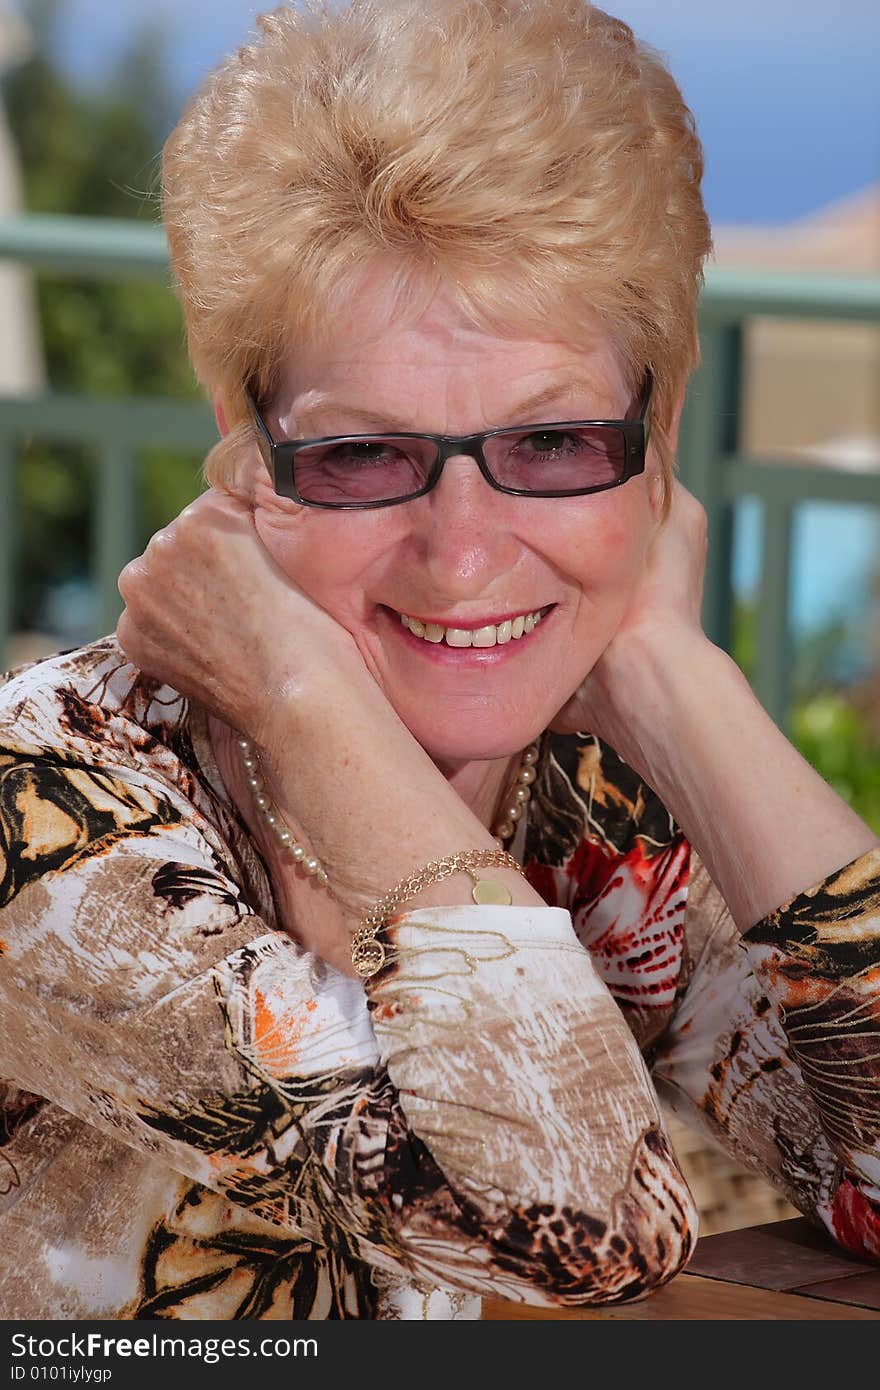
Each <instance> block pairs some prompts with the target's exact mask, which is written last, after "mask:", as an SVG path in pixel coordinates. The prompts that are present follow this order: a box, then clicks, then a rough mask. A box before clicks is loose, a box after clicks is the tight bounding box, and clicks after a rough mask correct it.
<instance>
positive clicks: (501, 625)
mask: <svg viewBox="0 0 880 1390" xmlns="http://www.w3.org/2000/svg"><path fill="white" fill-rule="evenodd" d="M552 607H554V605H553V604H548V605H547V606H546V607H544V608H535V609H531V610H528V611H522V612H519V613H512V614H510V615H509V616H505V617H503V618H499V619H498V620H497V621H496V622H480V623H474V622H471V623H467V624H465V623H464V621H463V620H462V621H461V622H459V623H454V622H453V623H442V622H436V621H433V620H431V619H426V618H418V617H415V616H413V615H412V614H409V613H401V612H399V611H398V610H397V609H392V610H390V611H391V612H393V613H395V614H396V616H397V618H398V619H399V621H400V623H401V626H402V627H404V628H405V629H406V631H407V632H408V633H410V634H411V635H412V636H413V637H415V638H418V639H419V641H421V642H425V643H428V644H430V645H431V646H434V647H455V648H458V649H461V648H465V647H478V648H483V649H485V648H487V647H496V646H497V647H503V646H506V645H507V644H508V643H512V644H516V643H518V642H520V641H521V640H522V639H523V638H524V637H527V636H528V635H529V634H530V633H531V632H534V630H535V628H536V627H537V626H538V624H539V623H540V622H541V620H542V619H543V618H544V617H545V616H546V614H547V613H549V611H550V609H551V608H552Z"/></svg>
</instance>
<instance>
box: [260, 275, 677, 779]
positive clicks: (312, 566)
mask: <svg viewBox="0 0 880 1390" xmlns="http://www.w3.org/2000/svg"><path fill="white" fill-rule="evenodd" d="M390 304H391V301H390V297H389V296H388V294H387V293H386V292H385V290H384V288H383V285H382V283H381V282H378V283H377V282H372V283H367V284H365V285H364V287H363V289H362V291H361V292H360V293H359V294H357V295H355V296H353V297H352V299H351V300H350V301H349V304H348V307H347V312H345V313H344V314H342V315H340V316H339V317H338V318H336V319H335V320H334V321H333V322H332V323H330V324H328V326H327V328H326V330H325V331H324V333H323V335H322V337H321V340H320V342H319V343H317V344H308V345H307V344H302V345H300V346H299V348H298V349H297V351H296V352H295V353H293V354H291V357H290V359H289V363H288V367H287V371H286V378H285V384H284V387H283V389H282V391H281V394H280V396H279V398H278V400H277V401H276V402H275V404H274V406H273V408H271V409H270V410H268V411H267V412H266V419H267V423H268V424H269V428H270V430H271V431H272V434H273V436H274V437H275V438H276V439H282V438H285V437H287V438H291V437H296V436H322V435H331V434H346V433H349V434H353V433H359V432H373V433H375V432H378V431H381V430H383V429H385V430H390V431H394V430H400V429H402V428H403V429H409V430H413V431H426V432H430V433H436V434H454V435H467V434H473V433H476V432H478V431H481V430H487V429H492V428H496V427H499V426H506V425H519V424H532V423H545V422H550V421H554V420H577V419H603V418H605V419H608V418H621V417H623V416H624V415H625V414H626V411H627V408H628V407H629V405H630V400H629V398H628V397H629V392H628V391H627V388H626V385H625V382H624V377H623V374H622V371H621V369H620V366H619V364H618V362H617V360H616V357H615V355H614V354H613V352H612V351H611V349H610V347H609V345H608V344H607V342H606V341H603V340H602V338H601V336H599V334H598V332H597V334H596V336H595V339H594V341H593V343H592V346H589V347H588V348H587V349H586V350H585V349H584V348H583V347H579V348H574V347H572V346H570V345H567V344H566V343H565V342H562V341H559V340H557V339H554V338H553V337H552V336H551V335H549V334H548V336H546V337H542V338H510V337H495V336H493V335H492V334H491V333H487V332H483V331H481V330H479V329H477V328H475V327H473V326H471V325H469V324H468V323H467V321H466V320H465V319H464V318H463V316H462V315H461V313H460V312H459V311H458V310H457V308H456V307H455V305H454V304H453V303H452V302H451V300H449V299H448V298H446V297H445V296H444V295H442V294H441V295H438V296H436V297H435V298H434V300H433V301H432V303H431V304H430V306H429V307H428V309H427V310H426V311H425V312H424V313H423V314H422V315H421V317H419V318H418V320H416V321H412V320H411V319H410V320H408V321H406V322H401V321H395V319H394V316H393V314H392V312H391V308H390ZM536 398H540V403H536ZM658 481H659V479H658V476H657V465H656V462H655V460H654V459H653V457H652V454H651V451H650V450H649V457H648V465H647V469H646V472H645V474H643V475H640V476H637V477H635V478H631V479H630V480H629V481H628V482H627V483H625V484H624V485H623V486H622V487H618V488H614V489H610V490H609V491H607V492H602V493H596V494H593V495H592V496H587V497H574V498H528V497H513V496H508V495H505V494H504V493H501V492H497V491H495V490H494V489H493V488H491V487H490V486H489V484H488V483H487V482H486V481H485V479H484V478H483V477H482V475H481V474H480V472H479V470H478V467H477V464H476V463H475V461H474V460H473V459H471V458H467V457H463V456H462V457H455V458H452V459H450V460H448V462H447V463H446V465H445V468H444V470H443V473H442V476H441V478H440V481H439V483H438V484H437V486H436V487H435V488H434V489H433V491H431V492H429V493H428V494H427V495H425V496H424V497H420V498H417V499H416V500H414V501H411V502H405V503H402V504H400V505H398V506H394V507H387V508H378V509H376V510H367V511H341V512H332V511H320V510H318V509H316V508H309V507H300V506H298V505H297V504H296V503H294V502H292V501H290V500H289V499H286V498H281V497H278V496H277V495H276V493H275V492H274V490H273V487H272V484H271V482H270V481H269V479H268V475H267V474H266V473H265V471H264V470H263V471H261V474H260V476H259V478H258V480H257V483H256V486H255V491H254V505H255V522H256V527H257V530H258V533H259V535H260V537H261V539H262V541H263V543H264V544H265V545H266V547H267V549H268V550H269V551H270V552H271V554H272V556H273V558H274V559H275V561H276V562H277V563H278V564H279V565H280V566H281V568H282V569H283V570H284V571H285V572H286V573H287V574H288V575H289V576H290V578H291V579H292V580H293V582H294V583H295V584H296V585H297V586H298V587H299V588H301V589H302V590H303V591H304V592H306V593H307V594H308V595H309V596H310V597H311V598H312V599H313V600H314V601H315V602H316V603H318V604H319V605H320V606H321V607H322V608H324V609H325V610H326V611H327V612H328V613H329V614H331V616H332V617H333V618H335V619H336V620H337V621H338V622H339V623H341V624H342V626H343V627H345V628H346V629H347V630H348V631H349V632H350V633H351V635H352V637H353V638H354V640H355V642H356V643H357V646H358V648H359V650H360V652H361V655H362V656H363V659H364V661H365V663H366V665H367V667H368V669H369V670H370V672H371V673H372V675H373V677H374V678H375V680H376V681H377V682H378V683H379V685H380V687H381V688H382V690H383V691H384V693H385V695H386V697H387V698H388V700H389V701H390V703H391V704H392V706H393V707H394V709H395V710H396V711H397V713H398V715H399V716H400V718H401V719H402V720H403V721H404V723H405V724H406V725H407V726H408V728H409V729H410V731H411V732H412V733H413V735H414V736H415V738H416V739H417V740H418V741H419V743H421V744H422V746H423V747H424V748H425V749H426V750H427V752H428V753H429V754H430V755H431V756H432V757H433V758H434V759H435V760H436V761H437V762H439V763H453V762H457V761H459V760H471V759H490V758H498V757H502V756H506V755H509V754H512V753H515V752H517V751H518V750H519V749H521V748H522V747H523V746H524V745H526V744H527V743H529V742H530V741H531V740H532V739H533V738H535V737H536V736H537V734H538V733H539V732H540V731H541V730H542V729H544V728H546V726H547V725H548V724H549V723H550V721H551V720H552V719H553V717H554V715H555V714H556V713H557V711H558V710H559V709H560V708H561V706H562V705H563V704H564V703H565V702H566V700H567V699H568V698H569V697H570V696H571V694H572V693H573V692H574V691H575V690H576V688H577V686H578V685H579V684H580V682H581V680H582V679H583V678H584V676H585V675H586V674H587V673H588V672H589V671H590V670H591V668H592V667H593V665H594V664H595V662H596V661H597V659H598V658H599V656H600V655H601V654H602V652H603V651H604V649H605V647H606V646H607V645H608V643H609V641H610V640H611V638H612V636H613V635H614V633H615V632H616V630H617V628H618V626H619V625H620V623H621V620H622V618H623V617H624V615H625V613H626V611H627V608H628V606H629V604H630V601H631V598H632V595H633V591H634V589H635V587H636V585H637V584H638V581H639V578H640V576H641V573H642V570H643V567H644V563H645V555H646V549H647V546H648V543H649V540H650V538H651V535H652V533H653V529H654V526H655V515H656V510H657V506H658V504H659V488H658V486H657V484H658ZM537 613H541V614H542V615H543V616H542V618H541V621H540V622H539V623H538V625H537V626H536V627H535V628H534V630H533V631H531V632H526V631H524V632H523V634H522V636H520V637H515V636H513V635H511V636H510V639H509V640H507V641H502V642H501V643H498V642H497V641H496V643H495V645H494V646H483V645H480V646H474V645H471V646H464V647H463V646H457V645H449V643H448V641H447V636H448V635H449V634H448V631H447V630H448V629H450V628H451V629H458V630H459V631H460V632H461V631H465V632H473V631H474V630H476V629H489V631H488V632H483V633H481V634H478V638H479V640H480V641H481V642H483V641H487V640H490V639H491V637H492V635H493V631H492V630H493V629H494V635H496V636H498V635H500V636H501V637H502V638H504V637H505V636H506V635H507V631H508V630H510V631H511V634H512V633H514V632H516V631H518V630H519V627H520V625H519V624H516V623H515V622H514V620H515V619H516V618H518V617H519V618H523V617H524V616H525V615H528V614H537ZM401 615H405V616H406V617H407V618H412V619H417V620H418V621H419V622H421V623H422V624H425V625H427V624H433V625H435V626H434V627H432V628H428V629H427V631H428V633H429V634H430V635H432V636H434V637H436V636H437V628H443V629H444V636H443V639H442V640H441V641H439V642H437V641H428V640H426V639H425V637H424V636H419V635H416V634H414V633H413V632H412V631H411V630H409V628H408V627H407V626H405V625H404V624H403V623H402V621H401ZM507 622H510V623H511V629H506V628H505V627H503V626H501V625H502V624H504V623H507ZM499 627H500V633H499V632H498V628H499ZM460 640H462V639H461V638H460V637H456V634H455V633H453V634H452V641H453V643H454V642H456V641H460ZM315 659H316V660H318V661H320V653H319V652H318V653H316V654H315Z"/></svg>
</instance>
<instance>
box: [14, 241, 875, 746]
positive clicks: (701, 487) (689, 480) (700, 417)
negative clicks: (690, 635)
mask: <svg viewBox="0 0 880 1390" xmlns="http://www.w3.org/2000/svg"><path fill="white" fill-rule="evenodd" d="M2 259H10V260H14V261H18V262H21V263H23V264H25V265H27V266H29V267H31V268H32V269H33V270H36V271H51V272H54V273H65V274H71V275H77V276H79V277H88V278H96V279H120V278H128V279H138V278H145V277H149V278H161V279H165V278H167V276H168V260H167V250H166V245H165V237H164V233H163V231H162V229H161V227H158V226H155V225H146V226H145V225H142V224H140V223H131V222H121V221H116V220H113V219H104V218H101V219H97V218H78V217H57V216H53V217H50V216H33V215H32V216H22V217H18V218H15V219H11V220H5V221H4V220H0V260H2ZM759 316H760V317H762V318H788V319H792V318H794V319H810V320H817V319H819V320H828V321H860V322H866V323H875V324H878V325H880V278H868V277H856V276H842V275H834V276H830V275H812V274H811V275H804V274H797V275H779V274H761V273H756V272H743V271H732V270H719V269H712V270H710V271H709V273H708V275H707V283H706V287H705V289H704V291H703V294H702V297H701V300H700V337H701V343H702V351H703V361H702V365H701V367H700V369H699V371H698V372H697V373H696V375H695V376H694V379H693V381H692V383H691V386H690V389H689V391H688V400H687V405H686V408H685V413H684V417H683V420H682V429H681V440H680V451H679V460H680V469H681V477H682V481H683V482H684V483H685V485H686V486H687V487H689V488H690V489H691V490H692V491H693V492H694V493H695V494H696V495H697V496H698V497H699V498H700V500H701V502H702V503H703V505H704V507H705V508H706V511H707V514H708V518H709V558H708V565H707V574H706V585H705V600H704V623H705V626H706V630H707V632H708V633H709V635H710V636H711V637H712V639H713V641H715V642H718V643H719V644H720V645H722V646H724V647H726V648H728V649H729V648H730V644H731V637H732V631H731V625H732V616H733V587H732V548H733V515H734V506H735V503H736V502H737V500H738V499H740V498H742V497H745V496H754V497H756V498H757V499H758V500H759V502H760V504H761V507H762V512H763V541H762V565H761V602H760V606H759V613H758V643H757V665H756V671H755V674H754V678H753V683H754V686H755V690H756V692H757V694H758V696H759V698H760V699H761V700H762V702H763V704H764V706H765V708H766V709H767V710H768V711H769V712H770V714H771V715H772V716H773V718H774V719H775V720H776V721H777V723H778V724H780V726H782V727H785V724H786V720H787V713H788V703H789V689H788V684H789V673H790V666H791V662H790V645H791V641H790V631H789V608H790V603H789V598H790V569H791V538H792V527H793V518H794V513H795V509H796V508H797V507H798V506H801V505H803V504H804V503H805V502H812V501H833V502H849V503H853V502H856V503H862V504H870V505H872V506H880V473H874V474H864V473H854V472H847V471H844V470H841V469H839V468H833V469H832V468H823V467H815V466H807V465H802V464H797V463H793V462H791V461H789V460H781V459H772V458H760V459H758V458H751V457H748V456H747V455H745V454H744V453H743V452H742V451H741V447H740V421H741V418H742V410H741V389H742V385H741V384H742V371H743V340H744V329H745V326H746V324H747V323H748V321H749V320H750V319H753V318H756V317H759ZM26 438H35V439H40V440H45V441H48V442H59V443H60V442H64V443H67V444H69V443H73V442H76V443H85V444H88V445H89V446H90V447H91V448H92V449H93V450H94V452H95V454H96V456H97V459H98V465H99V466H98V475H97V476H98V485H97V487H96V489H95V493H94V496H93V498H92V506H93V509H94V511H93V518H94V527H93V535H94V543H93V555H92V573H93V575H94V578H95V581H96V583H97V585H98V587H99V591H100V594H101V605H102V611H101V618H102V623H101V630H102V631H109V630H111V629H112V628H113V627H114V626H115V623H116V618H117V616H118V613H119V610H120V599H119V595H118V592H117V589H116V579H117V576H118V574H119V571H120V570H121V569H122V567H123V566H124V565H125V564H126V563H127V561H128V560H129V559H130V558H131V557H132V555H133V554H134V553H135V541H134V537H135V534H136V516H137V512H136V507H137V496H136V479H137V470H138V467H139V455H140V454H141V453H143V451H144V450H145V449H147V448H150V449H155V448H170V449H180V450H191V451H194V452H197V453H201V452H204V451H206V450H207V449H208V447H210V445H211V444H212V443H213V442H214V441H215V440H216V428H215V426H214V422H213V417H212V415H211V412H210V410H209V409H208V407H207V406H206V405H204V404H199V403H193V404H188V403H181V402H174V401H171V400H148V399H145V398H142V397H138V398H135V399H132V400H121V399H119V398H115V397H114V398H112V399H98V398H86V397H65V396H61V395H58V394H56V393H49V394H44V395H39V396H30V397H16V398H0V665H2V659H3V656H4V649H5V644H6V640H7V636H8V633H9V629H10V621H11V615H12V608H13V593H14V584H15V579H16V571H17V564H16V555H15V515H14V491H15V489H14V477H15V469H16V466H17V465H16V459H17V453H18V451H19V449H20V447H21V444H22V441H23V440H24V439H26Z"/></svg>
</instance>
